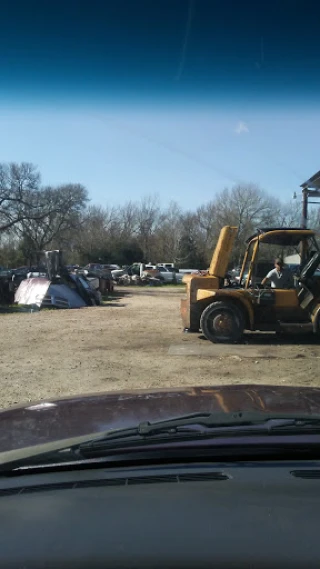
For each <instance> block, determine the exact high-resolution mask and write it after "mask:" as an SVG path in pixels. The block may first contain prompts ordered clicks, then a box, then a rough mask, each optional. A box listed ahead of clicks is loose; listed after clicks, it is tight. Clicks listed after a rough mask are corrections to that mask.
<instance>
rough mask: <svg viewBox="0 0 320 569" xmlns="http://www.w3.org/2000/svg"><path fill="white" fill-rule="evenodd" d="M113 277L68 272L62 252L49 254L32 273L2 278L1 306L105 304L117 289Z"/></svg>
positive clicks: (10, 273)
mask: <svg viewBox="0 0 320 569" xmlns="http://www.w3.org/2000/svg"><path fill="white" fill-rule="evenodd" d="M111 282H112V277H111V274H110V273H108V274H106V273H105V272H104V273H103V272H100V273H99V272H95V271H90V270H77V269H74V268H72V269H70V268H69V269H68V268H67V267H65V266H64V265H63V262H62V254H61V251H45V252H44V262H43V263H42V265H41V266H40V267H34V268H32V269H31V270H30V269H29V270H20V273H19V271H17V270H16V271H6V273H3V274H1V275H0V303H1V304H13V302H14V303H16V304H17V305H23V306H29V307H34V308H38V309H40V308H44V307H46V308H83V307H85V306H98V305H100V304H101V300H102V294H104V295H105V294H107V292H110V290H113V284H112V285H110V283H111Z"/></svg>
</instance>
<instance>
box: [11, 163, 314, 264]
mask: <svg viewBox="0 0 320 569" xmlns="http://www.w3.org/2000/svg"><path fill="white" fill-rule="evenodd" d="M182 205H183V204H182ZM182 205H181V204H179V203H177V202H175V201H172V202H171V203H170V204H169V205H168V206H166V207H162V206H161V204H160V201H159V198H158V197H157V196H153V195H150V196H146V197H144V198H142V199H141V200H140V201H136V202H134V201H128V202H127V203H126V204H124V205H121V206H118V207H110V206H108V204H107V203H106V204H103V205H101V206H96V205H91V204H90V200H89V196H88V191H87V190H86V188H85V187H84V186H83V185H81V184H64V185H60V186H55V187H53V186H43V185H42V184H41V176H40V172H39V170H38V168H37V167H36V166H35V165H33V164H30V163H21V164H17V163H10V164H7V163H0V265H2V266H8V267H16V266H19V265H25V264H35V263H36V262H38V260H39V258H40V255H41V252H42V251H43V250H44V249H62V250H63V252H64V258H65V261H66V262H67V263H73V264H80V265H83V264H86V263H88V262H97V261H100V262H103V263H117V264H120V265H130V264H132V263H133V262H136V261H144V262H150V261H151V262H162V261H164V262H167V261H168V262H174V263H176V265H177V266H180V267H181V268H183V267H185V268H199V269H203V268H207V267H208V265H209V263H210V259H211V256H212V252H213V249H214V246H215V244H216V242H217V239H218V236H219V232H220V229H221V227H223V226H224V225H235V226H237V227H238V233H237V238H236V243H235V247H234V250H233V259H232V261H233V263H234V264H238V263H239V262H240V258H241V256H242V254H243V252H244V249H245V241H246V239H247V238H248V237H249V236H250V235H252V234H253V233H254V232H255V230H256V228H257V227H271V226H276V227H284V226H291V227H292V226H295V227H297V226H299V225H300V222H301V203H300V200H295V201H291V202H288V203H284V202H282V201H281V200H280V199H277V198H274V197H272V196H270V195H269V194H268V193H267V192H265V191H264V190H262V189H261V188H260V187H259V186H258V185H256V184H253V183H247V184H245V183H243V184H239V185H235V186H233V187H231V188H224V189H222V190H221V191H220V192H218V193H216V194H215V195H214V196H213V198H212V200H211V201H209V202H207V203H206V204H199V207H197V209H195V210H194V211H191V210H190V211H185V209H183V207H182ZM319 211H320V210H319V209H318V208H314V209H313V210H311V211H310V216H309V220H308V222H309V227H313V228H315V229H317V230H318V229H320V218H319Z"/></svg>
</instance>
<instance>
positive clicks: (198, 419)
mask: <svg viewBox="0 0 320 569" xmlns="http://www.w3.org/2000/svg"><path fill="white" fill-rule="evenodd" d="M306 426H312V427H315V428H316V427H319V429H320V414H319V415H310V414H305V415H299V416H297V415H296V414H294V413H261V412H241V411H239V412H235V413H193V414H190V415H181V416H180V417H176V418H172V419H165V420H161V421H155V422H153V423H150V422H142V423H140V424H139V425H138V426H136V427H131V428H125V429H117V430H113V431H109V432H108V433H107V434H102V436H100V437H97V438H95V439H93V440H88V441H87V442H84V443H82V444H81V445H79V448H80V450H81V449H86V448H89V447H91V446H92V445H100V444H104V443H108V442H109V441H110V442H111V441H116V440H125V439H127V438H131V437H139V438H141V439H149V438H153V437H154V436H156V435H160V434H166V435H169V436H174V435H176V434H179V433H181V434H188V433H189V434H190V435H196V434H197V433H198V434H199V435H202V434H203V433H208V432H211V431H212V430H214V431H216V432H217V434H219V433H220V431H221V430H223V431H224V430H225V429H228V431H229V432H230V431H231V432H232V435H234V434H236V433H237V432H238V433H239V434H243V430H246V429H247V428H249V429H250V430H251V429H252V428H253V427H254V429H255V430H257V429H258V428H259V427H262V429H263V431H271V430H272V431H275V430H276V429H283V428H286V427H289V428H290V427H293V428H294V429H300V428H304V427H306ZM190 427H193V428H190ZM194 427H205V429H199V428H194Z"/></svg>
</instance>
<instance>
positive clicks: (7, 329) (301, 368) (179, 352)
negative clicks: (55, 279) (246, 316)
mask: <svg viewBox="0 0 320 569" xmlns="http://www.w3.org/2000/svg"><path fill="white" fill-rule="evenodd" d="M179 289H180V290H177V289H174V288H171V287H168V288H166V287H161V289H160V288H159V289H152V288H150V289H137V288H132V289H127V288H121V289H120V288H118V290H117V291H116V294H115V296H114V298H112V299H111V300H110V301H108V302H107V303H106V304H105V306H103V307H96V308H85V309H81V310H65V311H64V310H56V311H54V310H50V311H49V310H46V311H42V312H36V313H19V314H1V315H0V319H1V335H0V347H1V349H0V381H1V391H0V407H2V408H4V407H8V406H10V405H14V404H17V403H19V404H20V403H24V402H29V401H37V400H40V399H47V398H54V397H61V396H68V395H73V394H80V393H90V392H91V393H92V392H99V391H108V390H115V389H137V388H159V387H169V386H170V387H174V386H183V385H214V384H215V385H219V384H226V383H269V384H272V383H273V384H279V383H281V384H284V385H290V384H295V385H308V386H317V385H319V384H320V376H319V358H320V344H319V345H318V344H316V343H315V341H314V340H313V339H312V337H311V339H310V337H299V338H296V337H292V338H289V339H284V340H281V344H279V339H274V338H269V337H268V336H263V337H261V336H259V337H257V336H256V335H254V336H251V337H249V338H248V340H247V342H246V343H245V344H242V345H239V346H229V347H226V346H223V347H219V346H218V345H214V344H211V343H210V342H207V341H206V340H204V339H203V338H201V336H200V334H184V333H183V331H182V324H181V321H180V314H179V301H180V297H181V296H182V295H183V289H182V290H181V288H180V287H179Z"/></svg>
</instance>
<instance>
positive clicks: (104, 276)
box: [75, 263, 114, 296]
mask: <svg viewBox="0 0 320 569" xmlns="http://www.w3.org/2000/svg"><path fill="white" fill-rule="evenodd" d="M75 273H76V274H78V275H83V276H85V278H86V279H87V281H88V282H90V283H91V284H93V285H94V286H95V287H96V288H97V289H99V291H100V292H101V294H102V295H104V296H105V295H107V294H108V293H110V292H113V290H114V283H113V277H112V274H111V270H110V269H109V268H108V267H107V266H105V265H100V264H97V263H95V264H94V263H90V264H89V265H87V266H86V267H84V269H80V268H78V269H77V270H76V271H75Z"/></svg>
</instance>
